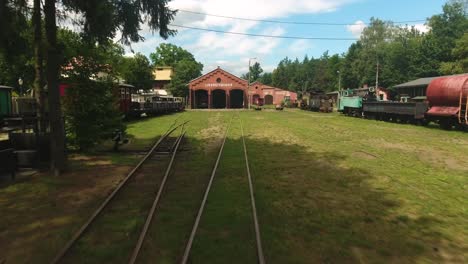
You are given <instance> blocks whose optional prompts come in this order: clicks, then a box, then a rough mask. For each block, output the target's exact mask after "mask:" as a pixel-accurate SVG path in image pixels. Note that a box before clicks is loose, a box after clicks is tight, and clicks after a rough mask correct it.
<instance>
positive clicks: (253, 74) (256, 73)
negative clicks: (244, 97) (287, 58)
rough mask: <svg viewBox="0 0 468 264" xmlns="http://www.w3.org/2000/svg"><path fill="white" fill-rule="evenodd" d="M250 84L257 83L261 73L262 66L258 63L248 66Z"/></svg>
mask: <svg viewBox="0 0 468 264" xmlns="http://www.w3.org/2000/svg"><path fill="white" fill-rule="evenodd" d="M249 70H250V80H249V81H250V82H255V81H257V80H258V79H259V78H260V76H261V74H262V72H263V69H262V66H260V63H259V62H255V63H254V65H252V66H250V69H249Z"/></svg>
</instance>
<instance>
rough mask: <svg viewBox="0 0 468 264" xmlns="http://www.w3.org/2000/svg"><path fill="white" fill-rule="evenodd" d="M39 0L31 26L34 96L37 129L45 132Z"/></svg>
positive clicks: (36, 0)
mask: <svg viewBox="0 0 468 264" xmlns="http://www.w3.org/2000/svg"><path fill="white" fill-rule="evenodd" d="M41 10H42V9H41V0H34V5H33V16H32V24H33V27H34V41H33V45H34V84H33V89H34V95H35V97H36V101H37V105H38V107H37V109H38V112H37V117H38V119H39V128H40V130H41V131H42V132H45V131H46V129H47V127H46V123H45V120H44V119H45V96H46V95H45V93H44V89H43V87H44V70H43V61H44V55H43V49H42V15H41Z"/></svg>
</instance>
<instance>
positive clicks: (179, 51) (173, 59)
mask: <svg viewBox="0 0 468 264" xmlns="http://www.w3.org/2000/svg"><path fill="white" fill-rule="evenodd" d="M150 59H151V61H152V62H153V66H170V67H175V65H176V64H177V63H178V62H179V61H182V60H191V61H195V57H194V56H193V54H192V53H190V52H188V51H187V50H185V49H183V48H181V47H179V46H176V45H174V44H170V43H161V44H160V45H159V46H158V47H156V51H155V52H153V53H151V54H150Z"/></svg>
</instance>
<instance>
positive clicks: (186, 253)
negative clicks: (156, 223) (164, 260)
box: [181, 117, 232, 264]
mask: <svg viewBox="0 0 468 264" xmlns="http://www.w3.org/2000/svg"><path fill="white" fill-rule="evenodd" d="M231 123H232V117H231V120H230V121H229V124H228V127H227V129H226V132H224V139H223V143H222V144H221V147H220V148H219V152H218V158H217V159H216V162H215V165H214V167H213V171H212V172H211V177H210V181H209V182H208V185H207V187H206V190H205V194H204V196H203V200H202V203H201V205H200V209H199V210H198V214H197V217H196V219H195V223H194V225H193V228H192V232H191V233H190V237H189V240H188V242H187V245H186V247H185V251H184V255H183V257H182V262H181V263H182V264H186V263H187V261H188V257H189V255H190V250H191V249H192V244H193V240H194V239H195V235H196V233H197V230H198V225H199V224H200V219H201V216H202V214H203V210H204V209H205V204H206V200H207V199H208V194H209V193H210V189H211V185H212V184H213V180H214V177H215V175H216V170H217V169H218V165H219V161H220V160H221V155H222V154H223V149H224V144H225V143H226V138H227V135H228V131H229V128H230V127H231Z"/></svg>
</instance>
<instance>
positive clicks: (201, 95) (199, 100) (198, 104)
mask: <svg viewBox="0 0 468 264" xmlns="http://www.w3.org/2000/svg"><path fill="white" fill-rule="evenodd" d="M195 108H208V91H207V90H196V91H195Z"/></svg>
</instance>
